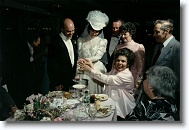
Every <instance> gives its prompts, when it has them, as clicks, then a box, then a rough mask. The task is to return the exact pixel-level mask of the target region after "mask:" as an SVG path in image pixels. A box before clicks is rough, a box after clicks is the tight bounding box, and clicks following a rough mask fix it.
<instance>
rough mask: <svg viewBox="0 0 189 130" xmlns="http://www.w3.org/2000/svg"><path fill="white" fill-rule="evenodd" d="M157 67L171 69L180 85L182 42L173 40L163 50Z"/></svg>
mask: <svg viewBox="0 0 189 130" xmlns="http://www.w3.org/2000/svg"><path fill="white" fill-rule="evenodd" d="M158 46H159V44H158V45H156V47H155V50H154V55H155V53H156V52H157V48H158ZM155 65H158V66H167V67H169V68H171V69H172V70H173V71H174V72H175V74H176V75H177V77H178V81H179V83H180V42H178V41H177V40H176V39H175V38H173V39H171V41H170V42H169V43H168V44H167V46H166V47H163V48H162V50H161V54H160V55H159V57H158V59H157V61H156V63H155ZM178 86H179V85H178ZM178 89H179V88H178Z"/></svg>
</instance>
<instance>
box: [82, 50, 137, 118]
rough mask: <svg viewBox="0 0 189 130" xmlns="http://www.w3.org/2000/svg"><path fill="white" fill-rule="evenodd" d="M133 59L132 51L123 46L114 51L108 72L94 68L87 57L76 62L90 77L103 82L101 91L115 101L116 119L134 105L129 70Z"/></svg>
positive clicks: (132, 86)
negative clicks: (104, 72)
mask: <svg viewBox="0 0 189 130" xmlns="http://www.w3.org/2000/svg"><path fill="white" fill-rule="evenodd" d="M133 60H134V53H133V52H132V51H131V50H129V49H127V48H123V49H120V50H118V51H116V53H115V55H114V64H113V67H112V69H111V71H110V72H108V73H107V74H103V73H101V72H100V71H99V70H97V69H95V68H94V66H93V64H92V62H91V61H89V60H88V59H82V60H81V59H80V60H79V62H78V64H79V66H80V68H81V69H82V70H84V71H87V72H89V73H90V77H91V78H94V79H96V80H98V81H100V82H102V83H104V84H105V85H104V91H103V93H105V94H107V95H108V96H109V97H110V98H112V99H113V100H114V101H115V103H116V112H117V116H118V119H120V118H122V119H124V118H125V117H126V115H127V114H128V113H129V112H131V111H132V110H133V108H134V107H135V106H136V104H135V99H134V93H133V90H134V79H133V76H132V73H131V71H130V70H129V68H130V66H131V65H132V63H133Z"/></svg>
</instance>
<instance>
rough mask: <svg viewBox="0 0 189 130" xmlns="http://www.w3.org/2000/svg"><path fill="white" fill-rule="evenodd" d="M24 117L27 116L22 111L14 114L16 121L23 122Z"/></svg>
mask: <svg viewBox="0 0 189 130" xmlns="http://www.w3.org/2000/svg"><path fill="white" fill-rule="evenodd" d="M24 116H25V114H24V113H23V111H21V110H16V112H15V113H14V118H15V119H16V120H23V119H24Z"/></svg>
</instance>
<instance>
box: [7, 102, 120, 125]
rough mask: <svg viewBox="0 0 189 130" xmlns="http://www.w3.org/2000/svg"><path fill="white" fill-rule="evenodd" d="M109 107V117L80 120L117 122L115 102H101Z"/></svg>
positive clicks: (10, 119)
mask: <svg viewBox="0 0 189 130" xmlns="http://www.w3.org/2000/svg"><path fill="white" fill-rule="evenodd" d="M68 100H69V99H68ZM110 105H111V106H112V110H113V111H112V113H111V114H110V115H109V116H105V117H95V119H93V120H91V119H90V117H88V118H87V119H85V120H82V121H117V113H116V107H115V105H116V104H115V102H114V101H113V100H112V99H111V98H108V100H106V101H101V106H110ZM6 121H7V122H11V121H15V119H14V118H12V117H10V118H8V119H7V120H6Z"/></svg>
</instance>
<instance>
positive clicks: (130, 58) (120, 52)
mask: <svg viewBox="0 0 189 130" xmlns="http://www.w3.org/2000/svg"><path fill="white" fill-rule="evenodd" d="M119 56H125V57H127V64H128V65H129V67H130V66H132V65H133V62H134V58H135V54H134V53H133V52H132V51H131V50H130V49H128V48H122V49H119V50H117V51H115V54H114V61H115V60H116V59H117V58H118V57H119Z"/></svg>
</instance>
